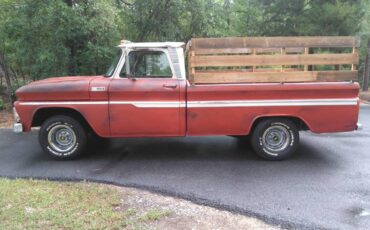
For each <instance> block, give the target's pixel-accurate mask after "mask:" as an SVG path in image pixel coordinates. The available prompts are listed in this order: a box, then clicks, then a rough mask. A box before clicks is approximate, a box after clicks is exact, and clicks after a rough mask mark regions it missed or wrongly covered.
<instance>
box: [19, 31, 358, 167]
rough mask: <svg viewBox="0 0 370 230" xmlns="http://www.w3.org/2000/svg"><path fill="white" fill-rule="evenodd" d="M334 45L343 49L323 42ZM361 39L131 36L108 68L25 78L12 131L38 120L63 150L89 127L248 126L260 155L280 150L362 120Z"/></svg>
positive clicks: (208, 130) (77, 150)
mask: <svg viewBox="0 0 370 230" xmlns="http://www.w3.org/2000/svg"><path fill="white" fill-rule="evenodd" d="M331 47H336V49H342V50H343V51H342V52H340V54H337V53H335V54H331V53H328V52H321V51H322V50H329V49H330V48H331ZM338 47H339V48H338ZM357 47H358V44H357V41H356V39H355V38H352V37H286V38H282V37H280V38H278V37H271V38H219V39H201V38H198V39H192V40H191V41H190V42H189V43H188V44H187V45H186V46H185V44H184V43H179V42H158V43H131V42H128V41H124V42H122V43H121V45H119V46H118V47H117V54H116V57H115V59H114V60H113V64H112V65H111V67H110V68H109V69H108V71H107V73H106V74H105V75H103V76H72V77H55V78H48V79H44V80H40V81H36V82H32V83H30V84H28V85H26V86H23V87H21V88H19V89H18V90H17V91H16V96H17V101H16V102H15V103H14V111H15V114H16V119H17V120H16V123H15V124H14V131H15V132H28V131H30V130H31V128H32V127H40V129H39V142H40V145H41V147H42V149H43V150H44V151H45V152H46V153H48V154H50V155H51V156H52V157H54V158H56V159H62V160H67V159H75V158H76V157H79V156H81V155H82V154H83V153H84V152H86V148H87V146H88V143H89V141H91V140H90V138H89V136H90V134H94V135H96V136H99V137H102V138H128V137H185V136H214V135H228V136H235V137H242V136H249V140H250V141H251V146H252V148H253V149H254V151H255V152H256V153H257V154H258V155H259V156H261V157H263V158H264V159H267V160H282V159H286V158H287V157H289V156H290V155H291V154H293V153H294V152H296V150H297V147H298V144H299V131H302V130H308V131H311V132H313V133H332V132H349V131H354V130H356V129H357V128H358V124H357V122H358V115H359V105H360V102H359V99H358V94H359V85H358V83H356V82H355V80H356V78H357V70H356V65H357V64H358V54H357ZM345 51H348V53H345ZM324 65H325V66H331V67H333V68H326V69H323V68H321V69H320V68H319V67H320V66H324ZM186 72H187V73H186Z"/></svg>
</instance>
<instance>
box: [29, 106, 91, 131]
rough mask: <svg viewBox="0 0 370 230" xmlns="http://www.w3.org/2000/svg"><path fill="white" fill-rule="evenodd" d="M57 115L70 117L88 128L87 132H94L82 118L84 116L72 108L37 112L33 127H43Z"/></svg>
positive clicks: (43, 109) (44, 109) (48, 109)
mask: <svg viewBox="0 0 370 230" xmlns="http://www.w3.org/2000/svg"><path fill="white" fill-rule="evenodd" d="M56 115H64V116H69V117H72V118H74V119H76V120H77V121H78V122H80V124H81V125H82V126H83V127H84V128H86V130H87V131H93V130H92V128H91V126H90V125H89V123H88V122H87V121H86V119H85V118H84V117H83V116H82V114H81V113H80V112H78V111H76V110H74V109H70V108H42V109H39V110H37V111H36V113H35V114H34V116H33V119H32V125H31V126H32V127H38V126H41V125H42V124H43V123H44V122H45V121H46V120H47V119H49V118H50V117H53V116H56Z"/></svg>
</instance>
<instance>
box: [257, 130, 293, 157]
mask: <svg viewBox="0 0 370 230" xmlns="http://www.w3.org/2000/svg"><path fill="white" fill-rule="evenodd" d="M290 141H291V137H290V133H289V130H288V129H287V128H285V127H284V126H278V125H276V126H272V127H270V128H268V129H266V131H265V132H264V133H263V135H262V143H263V146H264V147H265V148H266V149H267V150H269V151H273V152H279V151H282V150H284V149H286V148H287V147H288V145H289V143H290Z"/></svg>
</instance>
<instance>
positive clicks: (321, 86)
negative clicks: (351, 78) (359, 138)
mask: <svg viewBox="0 0 370 230" xmlns="http://www.w3.org/2000/svg"><path fill="white" fill-rule="evenodd" d="M358 92H359V85H358V84H357V83H350V82H326V83H325V82H317V83H258V84H207V85H205V84H203V85H188V88H187V100H188V101H187V130H188V131H187V132H188V135H225V134H226V135H246V134H249V132H250V131H251V128H252V125H253V124H254V123H255V121H256V120H258V119H262V118H266V117H292V118H294V119H296V120H297V122H299V123H300V124H301V126H302V127H301V128H302V129H309V130H310V131H312V132H315V133H329V132H345V131H353V130H355V129H356V124H357V120H358V112H359V101H358V98H357V97H358Z"/></svg>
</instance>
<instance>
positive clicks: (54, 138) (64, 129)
mask: <svg viewBox="0 0 370 230" xmlns="http://www.w3.org/2000/svg"><path fill="white" fill-rule="evenodd" d="M48 142H49V145H50V147H51V148H52V149H54V150H55V151H58V152H60V153H65V152H68V151H70V150H72V149H73V148H74V147H75V145H76V134H75V132H74V131H73V129H72V128H71V127H69V126H67V125H56V126H54V127H53V128H51V129H50V131H49V134H48Z"/></svg>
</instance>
